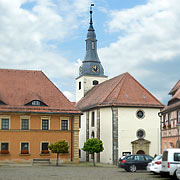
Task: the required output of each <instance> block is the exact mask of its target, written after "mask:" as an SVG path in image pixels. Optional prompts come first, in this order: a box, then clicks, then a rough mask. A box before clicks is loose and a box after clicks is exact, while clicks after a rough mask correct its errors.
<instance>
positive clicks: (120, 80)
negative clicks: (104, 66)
mask: <svg viewBox="0 0 180 180" xmlns="http://www.w3.org/2000/svg"><path fill="white" fill-rule="evenodd" d="M124 75H125V73H123V74H121V75H119V76H122V78H121V79H120V80H118V83H117V84H116V85H115V86H114V88H113V89H112V90H111V91H110V93H109V94H108V95H107V96H106V97H105V98H104V100H103V101H102V102H101V103H103V102H104V101H105V100H106V99H107V98H108V97H109V96H110V94H111V93H112V92H113V91H114V89H115V88H116V87H117V86H118V85H119V83H120V82H121V80H122V79H123V77H124ZM117 77H118V76H116V77H114V78H112V79H115V78H117ZM112 79H109V80H112ZM101 103H100V104H101ZM113 104H114V102H113Z"/></svg>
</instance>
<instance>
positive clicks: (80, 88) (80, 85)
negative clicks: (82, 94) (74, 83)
mask: <svg viewBox="0 0 180 180" xmlns="http://www.w3.org/2000/svg"><path fill="white" fill-rule="evenodd" d="M80 89H81V82H79V90H80Z"/></svg>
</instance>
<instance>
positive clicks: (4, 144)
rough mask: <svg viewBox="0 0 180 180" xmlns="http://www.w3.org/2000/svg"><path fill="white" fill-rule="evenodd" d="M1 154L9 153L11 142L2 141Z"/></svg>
mask: <svg viewBox="0 0 180 180" xmlns="http://www.w3.org/2000/svg"><path fill="white" fill-rule="evenodd" d="M1 154H9V143H7V142H2V143H1Z"/></svg>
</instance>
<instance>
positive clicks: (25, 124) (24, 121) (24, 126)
mask: <svg viewBox="0 0 180 180" xmlns="http://www.w3.org/2000/svg"><path fill="white" fill-rule="evenodd" d="M21 129H22V130H29V119H21Z"/></svg>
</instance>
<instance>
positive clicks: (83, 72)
mask: <svg viewBox="0 0 180 180" xmlns="http://www.w3.org/2000/svg"><path fill="white" fill-rule="evenodd" d="M92 6H94V4H91V7H90V23H89V24H90V25H89V29H88V33H87V38H86V55H85V57H84V60H83V62H82V65H81V66H80V68H79V77H77V78H76V102H78V101H79V100H80V99H81V98H82V97H84V95H85V94H86V93H87V92H88V91H89V90H90V89H91V88H92V87H93V86H95V85H97V84H99V83H102V82H104V81H105V80H107V76H105V75H104V69H103V66H102V64H101V62H100V60H99V57H98V54H97V39H96V33H95V30H94V27H93V20H92Z"/></svg>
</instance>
